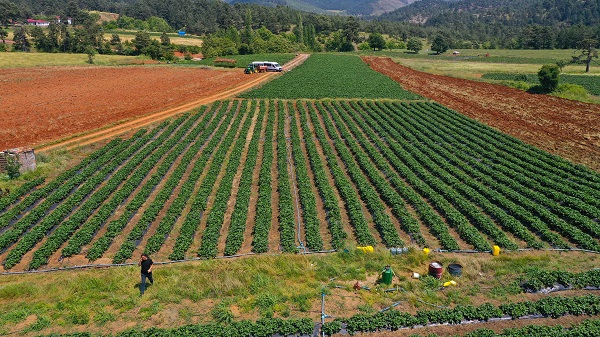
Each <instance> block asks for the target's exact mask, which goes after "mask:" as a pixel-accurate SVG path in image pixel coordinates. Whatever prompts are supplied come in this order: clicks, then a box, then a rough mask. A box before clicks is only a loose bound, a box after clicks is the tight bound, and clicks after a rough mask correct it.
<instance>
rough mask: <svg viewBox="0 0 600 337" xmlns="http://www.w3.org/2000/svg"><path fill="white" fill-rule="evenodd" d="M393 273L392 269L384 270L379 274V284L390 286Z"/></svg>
mask: <svg viewBox="0 0 600 337" xmlns="http://www.w3.org/2000/svg"><path fill="white" fill-rule="evenodd" d="M393 276H394V273H393V272H392V268H386V269H384V270H383V273H381V283H385V284H392V278H393Z"/></svg>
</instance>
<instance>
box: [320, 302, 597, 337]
mask: <svg viewBox="0 0 600 337" xmlns="http://www.w3.org/2000/svg"><path fill="white" fill-rule="evenodd" d="M598 314H600V297H598V296H596V295H583V296H579V297H558V296H556V297H546V298H542V299H540V300H537V301H525V302H514V303H508V304H501V305H499V306H495V305H493V304H491V303H484V304H482V305H479V306H477V307H476V306H473V305H458V306H456V307H454V308H452V309H433V310H421V311H417V313H416V314H414V315H411V314H409V313H406V312H402V311H399V310H394V309H392V310H388V311H384V312H378V313H376V314H374V315H368V314H357V315H354V316H352V317H349V318H342V319H336V320H334V321H332V322H328V323H325V325H324V326H323V328H322V329H323V331H324V332H325V334H327V335H333V334H336V333H340V331H341V328H342V325H343V326H344V327H345V330H346V331H347V332H348V333H350V334H355V333H358V332H373V331H389V330H391V331H395V330H398V329H401V328H413V327H416V326H427V325H434V324H436V325H437V324H461V323H463V322H472V321H480V322H486V321H489V320H491V319H494V318H511V319H513V320H514V319H519V318H523V317H532V318H533V317H536V318H543V317H550V318H554V319H556V318H559V317H562V316H565V315H574V316H582V315H587V316H596V315H598Z"/></svg>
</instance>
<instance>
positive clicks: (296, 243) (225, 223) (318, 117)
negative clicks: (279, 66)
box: [0, 100, 600, 270]
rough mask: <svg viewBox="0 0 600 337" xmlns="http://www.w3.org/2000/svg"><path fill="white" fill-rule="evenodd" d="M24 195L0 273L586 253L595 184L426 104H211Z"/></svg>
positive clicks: (591, 240) (0, 213) (7, 225)
mask: <svg viewBox="0 0 600 337" xmlns="http://www.w3.org/2000/svg"><path fill="white" fill-rule="evenodd" d="M321 123H323V124H321ZM286 130H289V131H286ZM311 130H314V131H311ZM249 132H251V133H250V134H251V135H252V139H248V140H247V139H246V138H247V137H246V136H244V137H241V136H240V135H247V134H248V133H249ZM313 132H314V134H313ZM259 139H266V141H264V142H262V144H260V142H259ZM247 141H250V143H248V147H246V142H247ZM317 148H320V149H321V151H322V152H323V155H322V156H321V155H319V151H317ZM258 157H260V158H262V160H260V161H259V160H258ZM243 158H245V160H242V159H243ZM290 160H293V162H290V163H289V164H288V162H289V161H290ZM274 163H276V165H275V164H274ZM288 165H291V167H292V169H293V170H292V171H288ZM259 168H260V174H259V175H258V176H256V175H251V172H254V171H255V170H259ZM273 168H275V171H274V172H272V171H271V170H272V169H273ZM244 171H245V172H246V174H243V175H242V176H241V177H240V181H239V184H234V177H235V176H236V175H237V173H238V172H244ZM74 172H78V174H73V173H74ZM186 172H187V173H186ZM308 172H311V174H309V173H308ZM326 172H329V173H326ZM329 174H330V175H331V178H329V179H328V178H326V177H327V176H328V175H329ZM384 174H385V175H384ZM311 175H312V176H313V179H310V176H311ZM184 177H185V178H184ZM200 177H203V178H202V179H200V180H199V178H200ZM384 177H385V178H384ZM39 184H40V183H39V182H37V183H36V184H32V185H30V186H29V185H28V186H29V189H27V188H23V189H20V190H18V192H15V193H16V194H15V195H13V196H12V198H11V199H7V202H6V203H4V206H3V209H2V210H0V229H1V230H2V232H1V233H0V250H3V251H5V253H4V254H2V255H1V257H2V264H3V267H4V269H6V270H9V269H13V268H15V267H16V268H17V269H38V268H42V267H44V266H45V265H46V264H48V263H51V264H52V263H54V261H55V260H56V259H57V258H59V257H63V258H64V257H70V256H76V255H80V254H84V256H85V257H86V258H87V259H88V260H90V261H96V260H98V259H100V258H109V259H111V260H112V261H113V262H114V263H122V262H125V261H130V260H131V259H132V258H135V255H137V254H135V253H140V252H146V253H150V254H155V255H157V256H159V257H161V258H162V259H172V260H182V259H189V258H192V257H202V258H214V257H216V256H223V255H235V254H238V253H240V252H242V253H249V252H251V251H252V252H255V253H263V252H279V251H283V252H297V251H298V249H302V250H309V251H321V250H329V249H340V248H343V247H344V246H345V245H346V244H347V243H348V242H352V243H354V244H357V245H367V244H368V245H383V246H386V247H403V246H406V245H409V244H416V245H418V246H421V247H431V248H441V249H446V250H457V249H475V250H479V251H486V250H488V251H489V250H491V248H492V245H498V246H500V247H502V248H504V249H508V250H515V249H518V248H544V247H545V248H548V247H559V248H571V247H577V248H582V249H587V250H592V251H599V252H600V243H599V242H598V239H599V238H600V228H599V226H598V225H597V223H596V221H595V219H596V218H599V217H600V202H599V200H600V175H599V174H597V173H595V172H593V171H590V170H587V169H584V168H581V167H577V166H573V165H572V164H570V163H568V162H567V161H565V160H562V159H560V158H557V157H554V156H551V155H549V154H547V153H544V152H542V151H540V150H537V149H535V148H533V147H530V146H528V145H525V144H523V143H521V142H519V141H517V140H516V139H514V138H511V137H508V136H505V135H503V134H501V133H498V132H496V131H494V130H493V129H490V128H487V127H485V126H483V125H480V124H478V123H475V122H474V121H472V120H469V119H467V118H465V117H462V116H461V115H459V114H457V113H456V112H454V111H451V110H448V109H446V108H444V107H442V106H440V105H438V104H433V103H428V102H413V103H405V102H400V101H389V102H387V101H386V102H379V101H370V100H367V101H363V100H361V101H334V102H330V101H317V102H303V101H299V102H292V101H270V102H268V103H265V101H247V100H242V101H228V102H223V103H220V104H215V105H214V106H212V107H204V108H203V109H202V110H201V111H200V112H198V113H195V114H191V115H185V116H183V117H181V118H179V119H178V120H176V121H174V122H171V123H168V122H167V123H164V124H163V125H161V126H160V127H158V128H155V129H152V130H142V131H140V132H138V133H137V134H136V135H135V136H134V137H132V138H131V139H128V140H114V141H113V142H111V143H110V144H109V145H107V146H105V147H103V148H102V149H100V150H98V151H96V152H95V153H94V154H93V155H92V156H90V157H88V158H86V159H85V160H84V161H82V162H81V163H80V164H79V165H78V166H76V167H74V168H72V169H71V170H69V171H66V172H64V173H63V174H62V175H60V176H59V177H58V178H56V179H55V180H52V181H49V182H47V184H43V185H42V186H38V185H39ZM252 185H257V186H258V190H257V193H258V194H257V196H258V199H257V200H256V203H250V198H249V196H250V192H251V186H252ZM315 190H316V191H318V192H319V193H318V195H315V194H314V193H313V191H315ZM177 191H179V192H177ZM295 191H297V192H295ZM273 198H276V200H278V202H277V203H276V205H277V207H275V208H273V205H272V204H271V200H272V199H273ZM296 198H297V199H296ZM318 198H320V199H321V202H322V206H317V203H316V200H317V199H318ZM340 201H341V202H342V203H343V205H344V207H343V208H340V207H339V205H340ZM297 202H298V203H297ZM228 205H231V206H232V207H228ZM117 209H119V210H120V211H118V212H117ZM409 209H412V210H414V212H411V211H409ZM249 214H255V215H254V216H249ZM296 214H297V215H298V216H300V215H301V218H299V220H298V221H297V222H296V221H295V220H294V219H295V215H296ZM344 219H347V220H344ZM272 228H275V229H277V233H278V235H277V237H273V235H272V234H273V233H272ZM248 233H252V235H248ZM298 247H300V248H298ZM30 252H31V253H30Z"/></svg>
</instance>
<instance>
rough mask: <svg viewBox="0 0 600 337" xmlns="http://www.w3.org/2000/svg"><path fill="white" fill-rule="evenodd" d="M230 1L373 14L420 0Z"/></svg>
mask: <svg viewBox="0 0 600 337" xmlns="http://www.w3.org/2000/svg"><path fill="white" fill-rule="evenodd" d="M224 1H225V2H228V3H232V4H233V3H254V4H258V5H264V6H277V5H283V6H289V7H291V8H294V9H298V10H303V11H309V12H315V13H328V14H342V15H362V16H371V15H379V14H383V13H387V12H391V11H393V10H395V9H397V8H400V7H403V6H406V5H409V4H411V3H413V2H415V1H419V0H224Z"/></svg>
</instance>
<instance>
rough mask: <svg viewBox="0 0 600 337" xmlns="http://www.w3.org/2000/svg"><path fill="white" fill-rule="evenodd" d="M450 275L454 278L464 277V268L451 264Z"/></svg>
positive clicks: (449, 266)
mask: <svg viewBox="0 0 600 337" xmlns="http://www.w3.org/2000/svg"><path fill="white" fill-rule="evenodd" d="M448 273H450V275H452V276H457V277H458V276H462V266H461V265H460V264H457V263H453V264H449V265H448Z"/></svg>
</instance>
